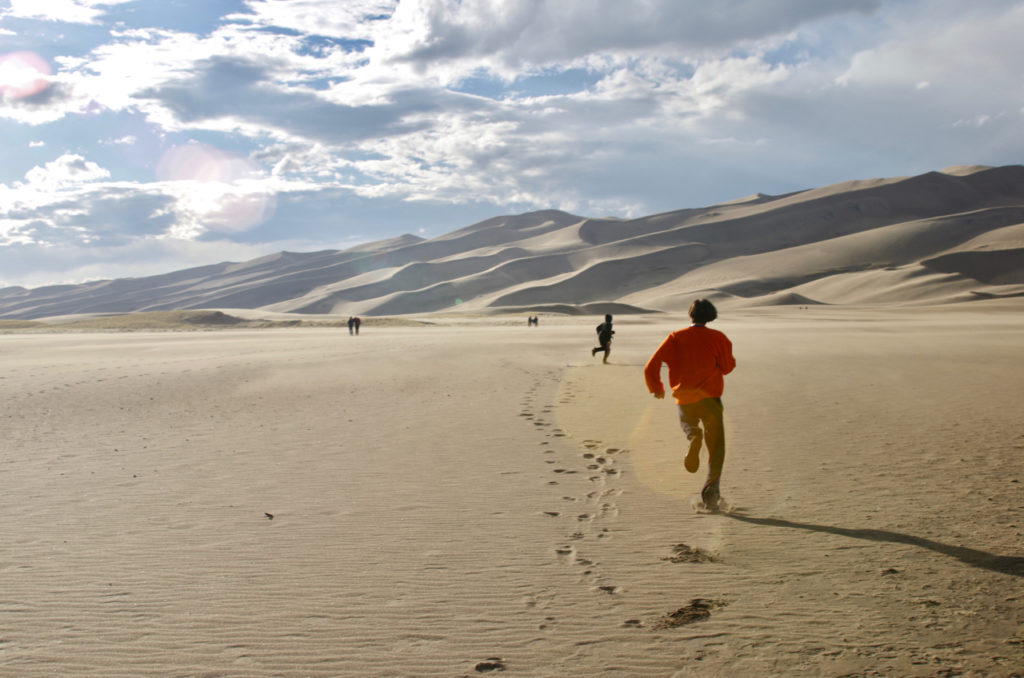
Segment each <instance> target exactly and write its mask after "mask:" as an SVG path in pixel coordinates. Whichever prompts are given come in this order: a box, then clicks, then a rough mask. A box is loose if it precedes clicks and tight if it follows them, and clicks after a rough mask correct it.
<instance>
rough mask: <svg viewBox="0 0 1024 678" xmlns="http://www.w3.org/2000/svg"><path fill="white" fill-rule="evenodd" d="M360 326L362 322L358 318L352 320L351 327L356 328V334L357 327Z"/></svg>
mask: <svg viewBox="0 0 1024 678" xmlns="http://www.w3.org/2000/svg"><path fill="white" fill-rule="evenodd" d="M362 324H363V321H362V320H361V319H360V318H359V316H356V317H355V318H352V326H353V327H355V328H356V334H359V326H360V325H362Z"/></svg>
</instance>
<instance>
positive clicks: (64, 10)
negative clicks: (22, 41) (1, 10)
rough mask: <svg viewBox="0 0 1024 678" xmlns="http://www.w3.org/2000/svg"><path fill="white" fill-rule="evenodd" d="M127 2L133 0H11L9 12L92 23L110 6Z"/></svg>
mask: <svg viewBox="0 0 1024 678" xmlns="http://www.w3.org/2000/svg"><path fill="white" fill-rule="evenodd" d="M127 2H133V0H10V3H11V6H10V9H8V10H7V14H8V15H9V16H12V17H18V18H20V19H41V20H44V21H63V22H68V23H80V24H92V23H96V21H97V19H99V18H100V17H101V16H102V15H103V14H104V13H105V12H106V9H107V8H108V7H110V6H112V5H120V4H124V3H127Z"/></svg>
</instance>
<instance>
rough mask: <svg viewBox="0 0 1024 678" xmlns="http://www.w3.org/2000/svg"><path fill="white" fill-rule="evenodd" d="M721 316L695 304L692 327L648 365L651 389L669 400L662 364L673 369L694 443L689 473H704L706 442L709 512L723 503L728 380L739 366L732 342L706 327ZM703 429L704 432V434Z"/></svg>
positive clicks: (674, 336)
mask: <svg viewBox="0 0 1024 678" xmlns="http://www.w3.org/2000/svg"><path fill="white" fill-rule="evenodd" d="M717 317H718V310H717V309H716V308H715V306H714V304H712V303H711V302H710V301H708V300H707V299H697V300H695V301H694V302H693V303H692V304H690V320H691V322H692V324H691V325H690V326H689V327H685V328H683V329H681V330H676V331H675V332H672V333H671V334H669V335H668V337H667V338H666V339H665V341H663V342H662V343H661V346H659V347H658V350H656V351H655V352H654V355H652V356H651V359H650V360H648V361H647V365H646V366H644V381H646V382H647V390H648V391H650V392H651V394H652V395H654V397H655V398H659V399H660V398H664V397H665V389H664V387H663V386H662V383H661V365H662V363H665V364H667V365H668V381H669V385H670V386H671V387H672V397H673V398H675V401H676V404H677V405H678V406H679V423H680V424H681V425H682V428H683V433H684V434H685V435H686V439H687V440H688V441H689V450H688V451H687V453H686V459H685V460H684V461H683V466H684V467H685V468H686V470H687V471H689V472H690V473H696V472H697V469H699V468H700V449H701V444H702V443H703V442H707V447H708V454H709V461H708V479H707V481H706V482H705V483H704V487H703V488H702V489H701V493H700V494H701V501H702V502H703V503H704V508H705V509H706V510H708V511H715V510H717V509H718V508H719V503H720V502H721V492H720V490H719V482H720V480H721V478H722V466H723V464H724V463H725V426H724V424H723V421H722V412H723V408H722V391H723V390H724V389H725V380H724V379H723V377H724V376H725V375H726V374H729V373H730V372H732V371H733V369H734V368H735V367H736V359H735V358H733V355H732V343H731V342H730V341H729V339H728V337H726V336H725V334H723V333H722V332H719V331H718V330H712V329H709V328H708V327H706V325H707V324H708V323H709V322H711V321H712V320H714V319H715V318H717ZM701 424H704V430H703V431H702V430H701Z"/></svg>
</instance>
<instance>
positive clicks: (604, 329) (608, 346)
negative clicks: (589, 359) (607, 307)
mask: <svg viewBox="0 0 1024 678" xmlns="http://www.w3.org/2000/svg"><path fill="white" fill-rule="evenodd" d="M614 334H615V330H613V329H612V314H611V313H609V314H607V315H605V317H604V322H603V323H601V324H600V325H598V326H597V343H599V344H600V346H598V347H596V348H592V349H590V355H591V356H595V355H597V352H598V351H604V359H603V360H602V361H601V362H603V363H605V364H608V356H609V355H611V352H612V335H614Z"/></svg>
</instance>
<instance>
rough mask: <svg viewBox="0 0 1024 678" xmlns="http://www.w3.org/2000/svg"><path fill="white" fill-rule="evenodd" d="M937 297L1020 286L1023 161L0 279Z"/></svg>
mask: <svg viewBox="0 0 1024 678" xmlns="http://www.w3.org/2000/svg"><path fill="white" fill-rule="evenodd" d="M698 295H707V296H711V297H713V298H715V299H717V300H719V301H720V302H722V303H740V304H747V305H758V306H763V305H772V304H815V303H825V304H859V303H869V302H870V303H886V304H912V303H930V304H934V303H948V302H951V301H967V300H972V299H992V298H1006V299H1019V298H1022V295H1024V166H1020V165H1012V166H1007V167H998V168H989V167H979V166H963V167H952V168H948V169H947V170H945V171H943V172H929V173H926V174H923V175H920V176H915V177H904V178H888V179H868V180H857V181H849V182H844V183H841V184H835V185H832V186H825V187H822V188H816V189H810V190H806V191H799V192H796V193H790V194H787V195H780V196H768V195H763V194H757V195H754V196H751V197H748V198H741V199H737V200H734V201H730V202H726V203H721V204H718V205H712V206H709V207H705V208H696V209H694V208H691V209H683V210H678V211H673V212H665V213H661V214H656V215H651V216H646V217H641V218H637V219H617V218H584V217H580V216H574V215H571V214H567V213H565V212H560V211H557V210H545V211H540V212H531V213H528V214H521V215H516V216H502V217H494V218H491V219H487V220H484V221H481V222H479V223H477V224H472V225H470V226H466V227H464V228H460V229H458V230H455V231H452V232H450V233H448V234H446V235H443V236H440V237H437V238H432V239H429V240H424V239H422V238H417V237H415V236H411V235H406V236H401V237H398V238H392V239H389V240H382V241H378V242H375V243H366V244H363V245H360V246H358V247H355V248H352V249H348V250H344V251H335V250H328V251H323V252H311V253H292V252H281V253H278V254H275V255H271V256H267V257H262V258H260V259H255V260H252V261H248V262H242V263H221V264H216V265H211V266H202V267H198V268H192V269H187V270H183V271H177V272H173V273H168V274H164V275H157V276H151V277H145V278H133V279H120V280H104V281H96V282H89V283H84V284H81V285H59V286H51V287H41V288H36V289H24V288H17V287H14V288H5V289H0V318H9V319H36V318H44V317H50V316H58V315H71V314H82V313H126V312H139V311H156V310H184V309H203V308H237V309H263V310H266V311H268V312H270V311H273V312H278V313H305V314H360V315H374V314H389V315H402V314H414V313H422V312H438V311H456V310H457V311H472V312H475V313H481V312H482V313H492V312H493V313H496V312H507V311H509V310H510V309H512V310H515V311H517V312H518V311H531V310H534V311H539V310H541V309H557V310H556V311H554V312H565V313H576V312H581V310H582V309H584V308H585V307H586V308H594V306H586V305H588V304H589V305H595V304H596V305H598V306H599V307H608V305H610V304H621V306H620V307H621V308H626V309H633V310H635V311H638V312H639V311H658V310H662V311H677V310H681V309H685V307H686V305H687V304H688V303H689V300H691V299H692V298H693V297H694V296H698Z"/></svg>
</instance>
